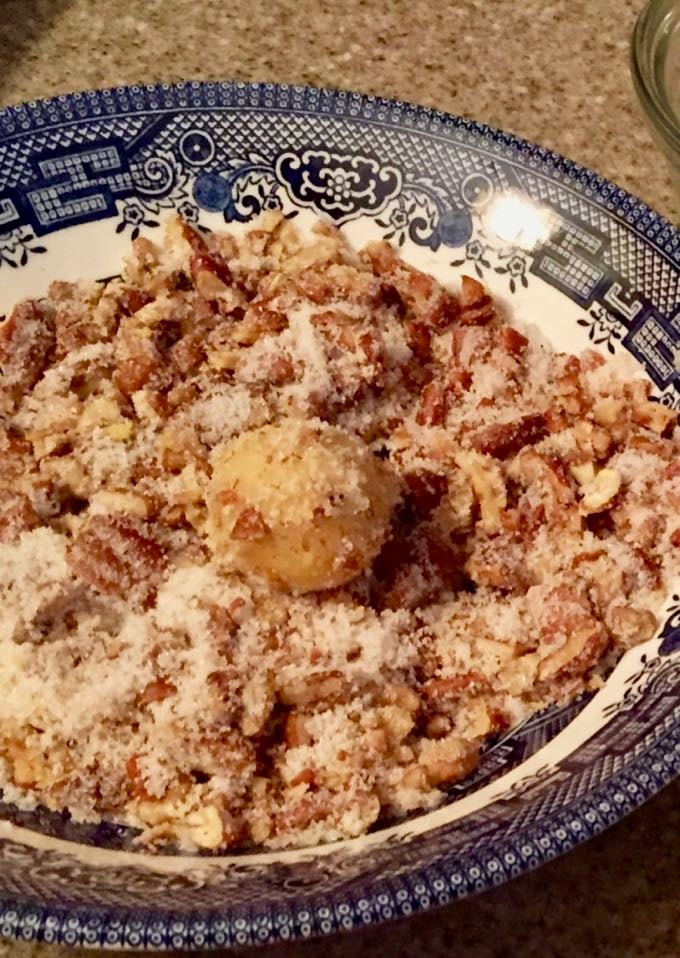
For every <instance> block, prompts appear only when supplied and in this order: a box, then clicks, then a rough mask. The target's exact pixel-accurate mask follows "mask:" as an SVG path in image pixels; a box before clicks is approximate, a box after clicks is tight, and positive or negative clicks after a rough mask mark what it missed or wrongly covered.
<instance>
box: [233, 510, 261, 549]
mask: <svg viewBox="0 0 680 958" xmlns="http://www.w3.org/2000/svg"><path fill="white" fill-rule="evenodd" d="M269 531H270V530H269V526H268V525H267V523H266V522H265V521H264V518H263V516H262V513H261V512H259V511H258V510H257V509H254V508H252V506H249V507H248V508H247V509H244V510H243V512H241V513H240V514H239V516H238V517H237V519H236V522H235V523H234V525H233V528H232V530H231V538H232V539H240V540H246V541H249V542H253V541H255V540H256V539H264V537H265V536H266V535H267V533H268V532H269Z"/></svg>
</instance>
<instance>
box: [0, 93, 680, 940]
mask: <svg viewBox="0 0 680 958" xmlns="http://www.w3.org/2000/svg"><path fill="white" fill-rule="evenodd" d="M216 87H220V88H222V89H226V90H228V91H231V92H235V91H241V92H245V93H246V94H250V95H252V96H261V95H262V94H263V93H264V92H265V91H267V92H269V93H271V92H272V91H282V90H285V89H287V90H295V91H298V92H300V93H304V94H305V95H306V94H314V95H316V96H318V97H326V98H328V101H329V102H330V103H331V104H332V105H333V106H334V107H337V112H336V115H343V116H344V115H347V113H346V101H348V100H352V102H353V103H354V104H358V106H359V107H360V111H359V112H358V115H357V117H356V119H357V121H358V122H360V123H361V122H364V123H377V122H378V121H377V120H375V119H371V118H370V117H366V116H364V113H363V109H364V108H368V107H369V106H375V105H376V104H378V105H384V106H386V107H389V108H391V109H393V110H394V109H395V108H398V109H399V110H403V111H407V114H408V116H410V117H412V118H414V119H415V120H417V121H422V123H423V124H428V123H429V124H431V125H436V124H440V125H442V126H443V127H444V131H443V132H444V133H445V132H446V129H447V128H448V130H453V131H456V130H457V131H461V130H462V131H466V132H468V133H473V134H477V135H480V136H481V137H483V138H484V139H486V140H487V141H490V142H492V143H495V144H497V145H498V147H499V151H500V149H501V148H504V149H505V150H506V151H508V152H509V153H510V155H511V156H514V157H515V158H520V159H521V160H522V162H523V163H526V162H527V161H528V160H529V159H531V160H532V161H533V162H534V163H536V165H537V166H539V167H540V168H541V169H542V172H543V173H544V174H545V175H550V176H552V177H554V178H555V179H559V181H561V182H563V183H564V182H566V183H567V185H569V186H570V187H571V188H573V189H578V190H579V191H580V192H582V193H584V194H585V196H586V197H589V198H592V199H594V200H595V201H597V202H598V203H599V204H601V205H602V206H603V207H606V210H607V215H608V216H611V217H612V218H614V219H616V220H618V221H619V222H621V223H622V224H623V225H624V226H625V227H626V228H627V229H630V230H631V231H632V232H634V233H635V234H636V235H637V236H639V238H640V239H641V240H642V241H643V242H644V243H645V244H647V245H650V246H651V247H653V248H654V249H656V250H657V251H658V252H659V253H660V254H661V255H663V256H664V257H666V258H667V259H669V260H670V262H671V263H672V265H673V267H674V269H676V270H680V231H679V230H678V229H677V228H676V227H675V226H674V225H673V224H672V223H671V222H669V221H668V220H667V219H666V218H665V217H663V216H662V215H661V214H659V213H657V212H655V211H654V210H653V209H651V208H650V207H648V206H647V205H646V204H645V203H643V202H642V201H641V200H639V199H638V198H636V197H635V196H634V195H632V194H631V193H629V192H627V191H626V190H624V189H623V188H620V187H617V186H615V185H614V184H613V183H611V182H610V181H609V180H607V179H605V178H604V177H602V176H601V175H600V174H598V173H596V172H594V171H592V170H591V169H589V168H587V167H584V166H582V165H580V164H578V163H575V162H573V161H571V160H568V159H566V158H565V157H563V156H562V155H560V154H559V153H556V152H554V151H552V150H548V149H546V148H544V147H540V146H538V145H537V144H535V143H532V142H531V141H528V140H525V139H523V138H521V137H517V136H514V135H512V134H509V133H505V132H504V131H502V130H500V129H498V128H494V127H490V126H488V125H486V124H482V123H477V122H475V121H472V120H467V119H464V118H461V117H458V116H455V115H454V114H450V113H444V112H441V111H438V110H435V109H432V108H428V107H422V106H417V105H414V104H411V103H408V102H405V101H401V100H395V99H390V98H382V97H376V96H368V95H365V94H357V93H352V92H351V91H346V90H334V89H329V88H318V87H317V88H314V87H308V86H303V85H295V86H293V85H284V84H270V83H246V82H244V81H212V82H211V81H185V82H181V83H173V84H170V83H167V84H164V83H154V84H144V85H125V86H119V87H109V88H105V89H102V90H86V91H82V92H75V93H68V94H62V95H57V96H52V97H47V98H43V99H40V100H35V101H31V102H29V103H24V104H17V105H12V106H7V107H4V108H2V109H0V143H11V141H12V140H13V139H14V138H15V137H19V136H21V135H23V134H26V133H31V132H35V131H37V130H39V129H42V128H45V127H47V126H60V125H62V124H64V123H67V122H77V121H78V119H80V120H81V122H83V123H87V122H88V120H89V119H90V118H91V115H79V114H78V112H77V111H74V112H71V114H70V116H69V117H68V118H67V117H66V116H65V115H64V114H65V113H67V112H69V111H71V108H73V107H76V106H77V105H80V106H81V107H82V105H83V102H82V98H83V97H84V96H89V97H93V98H94V99H95V100H97V101H98V102H101V101H102V100H103V98H104V97H105V96H106V95H109V96H115V94H116V93H120V92H121V91H126V92H127V91H135V92H136V93H137V94H139V95H140V96H141V97H142V99H144V98H146V101H147V103H148V100H149V98H150V97H152V96H154V95H157V96H160V95H164V96H166V97H167V96H169V97H170V98H173V97H175V98H176V102H173V103H170V104H166V105H164V107H163V111H165V110H167V111H168V112H172V111H173V110H175V111H178V110H180V109H192V108H195V109H200V108H201V105H199V104H197V103H196V104H193V103H188V104H187V103H183V104H180V103H179V100H181V99H182V97H183V96H185V95H186V93H187V92H188V91H189V92H191V91H195V92H196V93H197V95H198V94H199V93H200V94H201V95H203V94H205V93H206V92H207V91H208V90H213V91H214V90H215V88H216ZM260 105H261V108H263V109H267V106H266V104H264V103H262V104H260ZM248 106H250V107H251V108H252V104H251V103H244V104H243V106H239V105H237V104H233V108H234V109H236V110H240V109H243V108H244V107H248ZM341 107H342V109H341ZM202 108H203V109H205V110H209V109H211V107H210V106H209V105H208V104H206V103H203V104H202ZM217 108H219V107H217ZM50 109H53V110H54V113H53V114H51V115H48V114H49V111H50ZM149 109H150V107H149ZM288 109H289V111H290V112H295V113H307V114H309V115H315V114H317V113H318V107H317V109H312V108H307V109H306V110H305V109H302V108H300V107H295V106H294V105H293V106H291V107H289V108H288ZM130 112H138V111H137V110H135V111H131V110H130V109H127V110H125V109H122V108H121V109H120V110H119V111H118V114H125V113H130ZM334 112H335V111H334ZM109 115H110V114H109ZM17 121H23V124H22V123H21V122H17ZM386 125H395V126H400V125H402V126H403V125H404V117H403V116H400V117H399V118H398V119H397V120H390V119H388V120H387V123H386ZM412 128H413V130H414V132H418V130H419V124H416V123H415V122H414V123H413V126H412ZM420 130H421V131H422V132H424V133H425V134H426V135H427V134H428V129H427V127H426V126H424V125H423V126H420ZM431 133H432V129H431V128H430V135H431ZM446 138H447V139H448V137H446ZM677 775H680V723H674V724H672V725H671V726H670V728H668V729H666V730H665V732H663V733H661V734H660V735H659V738H658V739H657V740H656V741H655V742H654V743H653V744H652V745H650V747H649V748H648V749H647V750H646V751H644V752H642V753H641V754H640V755H638V756H636V758H635V759H634V760H632V761H631V762H630V763H629V764H628V765H625V766H624V767H623V768H622V769H620V770H619V771H617V772H615V773H613V774H612V776H611V777H610V778H609V779H608V780H607V781H606V782H605V783H604V784H600V785H599V786H598V787H597V788H596V789H594V790H593V791H591V792H589V793H588V794H587V795H586V796H585V797H584V798H583V799H582V800H579V801H577V802H575V803H574V804H573V805H572V806H570V807H569V809H568V812H567V811H565V812H564V813H563V815H562V817H561V818H560V817H559V816H550V817H549V818H548V820H547V821H543V822H542V823H541V824H540V825H538V826H536V827H535V828H534V829H533V832H532V845H533V848H534V850H535V851H534V854H533V855H532V858H531V860H530V861H523V862H522V863H521V866H520V867H519V870H518V871H517V872H516V874H521V873H524V872H527V871H531V870H533V869H535V868H536V867H538V866H539V865H541V864H543V863H544V862H546V861H549V860H551V859H553V858H555V857H556V856H557V855H558V854H562V853H564V852H566V851H568V850H570V849H571V848H574V847H576V846H577V845H579V844H581V843H583V842H584V841H586V840H587V839H589V838H591V837H593V836H595V835H597V834H599V833H600V832H601V831H603V830H604V829H605V828H607V827H609V825H612V824H614V823H615V822H617V821H619V820H621V819H622V818H623V817H624V816H625V815H627V814H628V813H630V812H631V811H633V810H634V809H635V808H636V807H637V806H639V805H641V804H642V803H643V802H644V801H646V800H647V799H649V798H651V797H652V796H653V795H654V794H656V793H657V792H659V791H660V790H661V789H662V788H663V787H664V786H665V785H667V784H668V783H669V782H670V781H672V780H673V779H674V778H675V777H676V776H677ZM612 795H615V796H616V797H615V802H614V804H615V808H614V809H613V811H612V812H611V813H610V814H609V815H604V814H602V815H600V816H599V817H596V818H595V819H593V817H592V808H593V805H594V804H596V803H597V802H598V801H601V802H602V801H608V802H610V803H611V802H612ZM589 816H590V817H589ZM565 829H566V831H565ZM558 831H561V832H563V833H564V834H563V835H560V836H556V832H558ZM539 839H544V840H545V841H544V843H541V842H540V841H539ZM504 842H505V843H507V844H506V847H507V848H510V847H514V846H511V840H510V838H509V837H507V838H506V837H505V836H504V838H503V840H502V841H501V842H497V843H496V844H495V845H494V850H493V854H494V857H495V856H498V855H500V854H502V851H503V844H504ZM553 842H555V843H556V844H557V846H558V848H557V851H556V850H555V845H554V844H553ZM481 850H483V849H480V851H481ZM452 857H455V853H454V855H453V856H452ZM452 864H453V862H452V861H451V860H449V861H447V856H446V853H445V854H444V855H443V856H442V857H441V858H440V859H438V860H436V861H433V862H432V865H431V867H430V866H428V868H427V877H428V879H429V873H430V872H431V871H432V872H436V873H438V875H440V876H441V881H442V882H443V885H442V888H441V894H440V896H439V898H438V899H437V900H433V899H430V900H428V901H427V902H426V903H424V902H419V901H418V900H417V899H415V898H411V899H410V903H409V912H408V913H407V912H402V913H401V914H402V915H403V914H411V913H415V912H417V911H424V910H427V909H429V908H432V907H437V906H438V905H444V904H447V903H449V902H452V901H454V900H456V899H458V898H462V897H466V896H468V895H471V894H474V893H476V892H479V891H482V890H484V889H486V888H490V887H493V886H494V885H496V884H498V882H497V881H495V880H494V876H493V873H492V872H491V870H489V869H487V868H485V867H484V865H483V863H482V862H481V860H480V868H479V869H478V872H479V871H481V874H479V873H478V874H472V875H471V874H465V875H463V877H462V880H458V881H454V880H453V877H452V876H451V874H450V868H451V866H452ZM447 865H448V866H449V873H448V874H447V871H446V867H447ZM425 871H426V870H425V869H424V868H423V867H422V866H416V867H415V868H413V867H412V869H411V871H410V872H409V874H414V875H415V876H419V875H420V876H422V877H423V878H425V877H426V875H425ZM455 877H456V878H457V879H460V877H461V876H460V875H456V876H455ZM388 886H389V881H388V880H385V879H380V878H378V879H376V878H374V877H373V878H370V879H368V881H367V882H366V884H365V885H363V886H362V896H363V899H368V903H369V905H370V906H371V907H370V908H369V909H368V910H363V909H362V913H361V914H360V912H359V911H358V910H357V902H356V897H355V896H353V895H352V894H351V892H350V893H344V892H343V893H342V894H343V895H344V897H345V900H346V901H347V902H348V907H349V908H350V910H351V913H352V915H353V916H354V918H355V919H356V921H355V927H363V926H367V925H371V924H379V923H382V922H385V921H387V920H390V919H387V918H386V917H385V916H384V915H382V914H381V912H380V908H379V907H378V903H377V897H378V894H379V893H380V892H382V891H384V889H385V888H386V887H388ZM327 902H328V896H327V895H325V894H323V893H322V894H321V896H318V897H317V898H316V900H315V899H314V892H311V893H310V895H309V896H307V897H305V898H301V899H300V900H299V901H297V902H294V903H291V904H290V905H286V906H281V910H284V909H287V910H288V912H289V914H290V916H291V930H290V935H289V936H288V937H287V938H286V940H302V939H306V938H309V937H318V936H321V935H326V934H332V933H337V932H339V931H342V930H343V926H342V925H340V924H339V923H337V922H336V923H335V925H334V926H333V927H331V928H328V929H325V928H320V927H313V928H312V929H311V930H309V931H305V930H304V927H303V925H302V923H301V922H302V919H301V914H302V912H304V913H307V912H313V910H314V907H319V906H320V905H322V904H325V903H327ZM255 904H257V903H255ZM334 904H337V902H334ZM296 909H297V910H296ZM235 911H236V909H234V908H233V906H232V907H231V908H230V906H229V905H228V904H225V906H224V908H223V909H221V910H220V911H217V912H216V911H212V912H210V913H209V914H208V915H203V916H195V915H192V916H191V917H190V918H187V920H186V924H185V925H184V930H181V929H179V928H178V931H177V933H178V934H179V935H184V936H185V939H184V940H183V941H181V942H178V941H177V940H176V939H175V938H174V937H173V934H174V932H172V931H171V929H170V926H171V924H173V923H174V925H175V927H177V920H178V917H179V916H178V915H177V913H176V912H171V911H167V912H166V911H161V910H153V909H150V908H149V909H147V908H144V906H140V908H139V909H132V908H128V909H126V908H123V907H118V906H116V907H111V906H103V905H95V904H85V905H72V906H69V905H54V904H47V905H42V904H39V903H36V902H35V901H30V900H29V899H28V898H25V899H19V898H11V897H7V898H5V897H2V898H0V936H1V937H9V938H20V939H22V940H39V941H50V942H55V943H61V944H69V945H75V944H79V945H83V946H87V947H90V948H91V947H112V946H116V947H122V948H140V947H141V948H146V949H149V950H168V951H171V950H176V949H178V948H183V949H185V948H190V949H191V948H198V947H200V948H211V947H212V948H223V947H239V946H242V945H244V944H246V945H247V944H252V945H256V944H262V943H264V942H266V941H281V940H284V939H283V937H282V936H281V937H279V936H278V934H277V932H276V930H275V929H274V928H272V929H271V930H270V932H269V934H268V935H267V937H265V938H263V937H262V936H261V935H260V934H258V932H259V931H261V926H259V925H258V922H257V917H258V916H257V915H254V916H253V917H252V918H251V919H249V922H248V928H247V935H248V937H247V939H246V940H242V939H241V940H239V939H237V938H236V937H232V935H233V927H232V926H233V918H234V912H235ZM217 916H219V917H220V918H221V919H222V920H223V921H225V922H226V924H227V925H228V926H229V938H228V940H226V941H220V942H214V943H211V942H205V943H203V944H200V945H198V944H196V943H195V942H194V941H193V931H192V927H191V926H192V922H193V921H194V918H195V917H198V918H201V917H202V918H203V919H204V920H205V919H206V918H207V919H208V921H210V920H213V921H214V920H215V919H216V917H217ZM399 917H400V914H396V915H394V918H399ZM230 923H231V924H230ZM159 924H160V926H161V927H163V928H164V929H165V932H164V936H165V937H164V939H163V941H161V942H160V943H159V942H157V941H155V940H153V938H151V937H148V936H150V935H151V932H152V931H154V930H157V929H158V927H159ZM180 924H181V923H180ZM140 926H141V927H142V934H143V940H140V941H138V942H133V941H130V940H126V939H125V937H124V936H125V933H126V929H129V928H130V927H132V928H134V929H137V930H139V929H140ZM345 927H346V926H345ZM107 931H109V932H110V933H111V934H113V935H114V938H113V940H111V939H106V938H105V935H106V933H107ZM93 932H96V934H97V938H96V939H95V940H93V939H92V937H91V935H92V933H93Z"/></svg>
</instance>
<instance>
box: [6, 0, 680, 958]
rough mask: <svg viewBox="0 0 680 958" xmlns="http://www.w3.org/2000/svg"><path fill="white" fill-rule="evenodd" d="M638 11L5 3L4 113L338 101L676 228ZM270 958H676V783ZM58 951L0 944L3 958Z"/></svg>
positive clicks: (468, 2) (306, 3) (274, 1)
mask: <svg viewBox="0 0 680 958" xmlns="http://www.w3.org/2000/svg"><path fill="white" fill-rule="evenodd" d="M642 6H643V3H642V0H599V2H597V3H596V2H594V0H569V2H567V0H523V2H522V3H521V4H520V3H519V2H518V0H449V2H448V3H441V2H437V0H386V2H383V3H379V2H377V0H346V2H344V3H335V4H325V5H320V4H318V3H316V2H310V0H231V2H230V3H229V4H225V3H222V2H219V0H203V2H202V3H200V4H197V3H195V2H192V0H145V2H144V3H141V2H139V3H131V2H130V0H106V2H103V0H102V2H96V0H34V2H33V3H31V4H27V3H26V2H25V0H3V3H2V22H3V25H2V31H1V32H0V62H2V66H3V69H2V73H1V74H0V105H5V104H8V103H13V102H16V101H19V100H30V99H33V98H36V97H41V96H49V95H51V94H55V93H64V92H67V91H71V90H77V89H84V88H88V87H97V86H110V85H115V84H120V83H133V82H150V81H155V80H163V81H172V80H179V79H187V78H191V79H213V78H219V79H224V78H231V77H234V78H239V79H246V80H277V81H281V82H288V83H307V84H312V85H325V86H334V87H345V88H350V89H355V90H360V91H362V92H366V93H374V94H380V95H384V96H392V97H399V98H401V99H406V100H411V101H414V102H418V103H423V104H426V105H428V106H433V107H437V108H439V109H443V110H449V111H451V112H454V113H458V114H462V115H463V116H468V117H474V118H475V119H478V120H482V121H484V122H486V123H489V124H491V125H494V126H500V127H502V128H503V129H506V130H509V131H511V132H513V133H516V134H519V135H520V136H524V137H527V138H528V139H531V140H536V141H538V142H540V143H542V144H544V145H545V146H547V147H550V148H552V149H555V150H557V151H559V152H561V153H564V154H566V155H567V156H569V157H571V158H572V159H575V160H578V161H579V162H581V163H584V164H586V165H588V166H591V167H593V168H594V169H596V170H597V171H598V172H600V173H602V174H603V175H604V176H606V177H608V178H610V179H612V180H614V181H615V182H616V183H619V184H621V185H622V186H624V187H626V188H627V189H629V190H631V191H632V192H633V193H636V194H637V195H638V196H640V197H641V198H642V199H644V200H645V201H646V202H647V203H649V204H650V205H651V206H653V207H654V208H655V209H657V210H659V211H660V212H661V213H663V214H665V215H666V216H667V217H669V218H670V219H671V220H673V221H674V222H676V223H677V222H680V198H679V197H678V196H677V195H673V192H672V188H671V183H670V179H669V176H668V172H667V169H666V165H665V162H664V159H663V157H662V156H661V154H660V152H659V150H658V149H657V148H656V146H655V145H654V144H653V142H652V139H651V137H650V135H649V132H648V130H647V127H646V125H645V123H644V121H643V117H642V114H641V111H640V109H639V107H638V104H637V101H636V100H635V96H634V93H633V90H632V87H631V83H630V78H629V71H628V45H629V37H630V35H631V31H632V27H633V22H634V20H635V17H636V15H637V13H638V12H639V10H640V9H641V8H642ZM266 953H267V954H269V955H270V956H271V958H283V956H284V955H285V956H293V955H303V956H306V958H317V956H318V958H321V956H322V955H323V956H326V958H355V956H358V955H363V954H377V955H382V954H384V955H388V954H389V955H394V956H398V955H399V956H404V958H407V956H409V958H410V956H416V955H423V954H424V955H428V956H433V958H438V956H444V955H445V954H446V955H449V954H452V953H455V954H456V955H465V956H471V958H492V956H493V958H503V956H513V955H519V954H522V955H524V956H526V958H533V956H536V958H538V956H539V955H540V956H546V955H550V956H553V955H555V956H559V958H572V956H573V958H576V956H579V958H580V956H583V955H586V954H588V955H593V956H598V958H599V956H616V958H628V956H631V958H633V956H635V958H676V956H678V955H680V783H678V782H676V783H675V784H674V785H671V786H670V787H668V788H667V789H666V790H665V791H663V792H662V793H661V794H660V795H659V796H657V797H656V798H655V799H654V800H652V801H651V802H649V803H648V804H647V805H646V806H645V807H643V808H642V809H640V810H638V811H637V812H636V813H634V814H633V815H631V816H630V817H629V818H628V819H626V820H624V821H623V822H621V823H620V824H619V825H617V826H616V827H614V828H612V829H611V830H610V831H608V832H606V833H605V834H603V835H601V836H600V837H599V838H598V839H596V840H594V841H592V842H590V843H588V844H587V845H585V846H583V847H582V848H580V849H577V850H576V851H574V852H572V853H570V854H569V855H567V856H566V857H565V858H563V859H559V860H557V861H555V862H552V863H551V864H549V865H546V866H543V867H542V868H541V869H539V870H538V871H537V872H534V873H533V874H530V875H526V876H524V877H522V878H520V879H517V880H515V881H514V882H512V883H510V884H509V885H505V886H502V887H500V888H498V889H495V890H494V891H491V892H487V893H486V894H484V895H482V896H480V897H478V898H474V899H470V900H468V901H463V902H459V903H457V904H455V905H452V906H449V907H447V908H446V909H443V910H440V911H437V912H432V913H429V914H426V915H422V916H418V917H416V918H414V919H411V920H410V921H408V922H406V923H401V924H399V925H394V926H391V927H386V928H376V929H370V930H368V931H366V932H361V933H357V934H354V935H352V936H350V937H346V938H339V939H335V940H333V941H323V942H310V943H307V944H305V945H300V946H284V947H276V948H273V949H270V950H269V951H268V952H266ZM34 954H36V955H37V954H39V955H41V956H43V958H47V956H50V958H57V956H61V958H65V956H66V955H67V954H68V952H67V951H63V950H58V949H51V948H44V947H38V946H31V945H18V944H11V943H10V944H5V945H2V944H0V956H2V955H11V956H17V958H28V956H29V955H34Z"/></svg>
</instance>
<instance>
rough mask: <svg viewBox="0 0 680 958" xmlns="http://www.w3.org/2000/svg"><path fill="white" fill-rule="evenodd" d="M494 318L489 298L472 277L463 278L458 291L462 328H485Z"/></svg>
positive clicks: (494, 312) (494, 313) (494, 314)
mask: <svg viewBox="0 0 680 958" xmlns="http://www.w3.org/2000/svg"><path fill="white" fill-rule="evenodd" d="M495 316H496V311H495V309H494V306H493V302H492V300H491V297H490V296H489V294H488V293H487V291H486V290H485V289H484V287H483V286H482V284H481V283H480V282H479V281H478V280H476V279H473V277H472V276H463V278H462V281H461V289H460V317H459V321H460V322H461V323H462V324H463V325H464V326H486V325H487V323H490V322H491V321H492V320H493V319H494V318H495Z"/></svg>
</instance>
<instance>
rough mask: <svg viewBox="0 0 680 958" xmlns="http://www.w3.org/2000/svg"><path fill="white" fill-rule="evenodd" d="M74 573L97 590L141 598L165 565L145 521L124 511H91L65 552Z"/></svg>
mask: <svg viewBox="0 0 680 958" xmlns="http://www.w3.org/2000/svg"><path fill="white" fill-rule="evenodd" d="M68 562H69V565H70V566H71V568H72V570H73V571H74V573H75V574H76V575H77V576H78V578H79V579H81V580H82V581H83V582H86V583H87V584H88V585H89V586H91V587H92V588H93V589H96V590H97V591H98V592H103V593H105V594H107V595H119V596H128V595H131V596H132V597H133V599H134V598H138V599H139V601H140V602H145V601H146V600H147V599H148V598H149V597H150V596H151V595H152V593H153V591H154V590H155V588H156V586H157V585H158V582H159V580H160V578H161V576H162V574H163V571H164V569H165V553H164V550H163V548H162V547H161V545H160V544H159V543H158V542H157V541H156V539H155V538H154V537H153V534H152V532H151V530H150V528H149V527H148V526H147V524H146V523H144V522H142V521H141V520H139V519H136V518H135V517H133V516H127V515H95V516H92V517H91V518H90V519H88V520H87V522H86V523H85V525H84V526H83V528H82V529H81V530H80V532H79V533H78V535H77V536H76V537H75V539H74V541H73V544H72V546H71V549H70V551H69V554H68Z"/></svg>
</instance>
